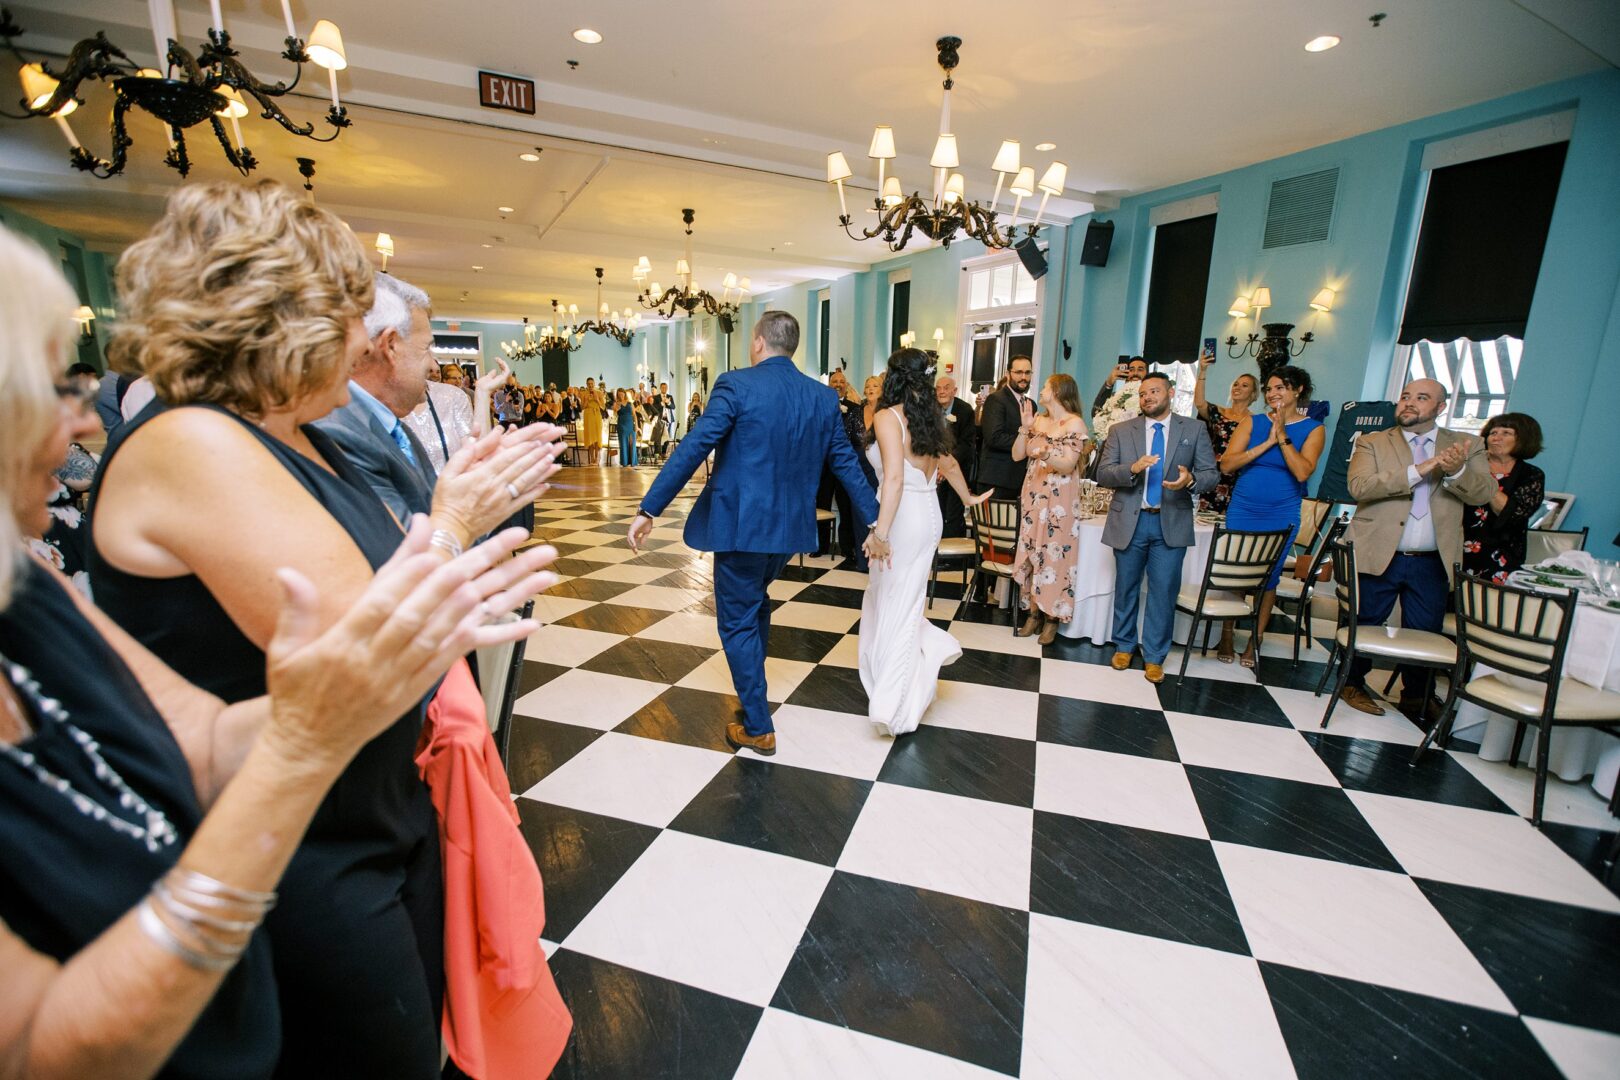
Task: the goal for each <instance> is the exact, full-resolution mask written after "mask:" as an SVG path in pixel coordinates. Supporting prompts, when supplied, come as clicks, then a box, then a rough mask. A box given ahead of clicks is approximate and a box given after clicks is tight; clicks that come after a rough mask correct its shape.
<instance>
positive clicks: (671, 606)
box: [592, 566, 713, 622]
mask: <svg viewBox="0 0 1620 1080" xmlns="http://www.w3.org/2000/svg"><path fill="white" fill-rule="evenodd" d="M608 569H609V570H615V569H617V570H621V571H622V570H631V569H639V568H638V567H629V566H622V567H609V568H608ZM665 573H668V571H665ZM592 576H595V575H594V574H593V575H592ZM659 576H660V577H662V576H663V575H662V574H660V575H659ZM702 599H703V594H702V593H695V592H688V591H687V590H685V589H672V588H670V587H669V586H667V585H638V586H636V587H635V588H634V589H630V590H628V591H626V592H622V593H620V594H619V595H618V596H612V597H609V598H608V600H607V603H609V604H620V605H622V606H624V607H638V608H648V609H650V610H652V611H685V610H686V609H687V608H689V607H691V606H692V605H693V604H695V603H697V602H698V601H699V600H702ZM710 621H711V622H712V621H713V620H710Z"/></svg>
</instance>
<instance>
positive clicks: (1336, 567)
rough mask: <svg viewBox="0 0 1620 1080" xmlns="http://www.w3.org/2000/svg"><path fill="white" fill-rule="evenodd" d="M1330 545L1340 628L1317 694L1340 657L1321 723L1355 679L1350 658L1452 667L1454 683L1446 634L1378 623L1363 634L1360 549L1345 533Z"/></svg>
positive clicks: (1451, 645)
mask: <svg viewBox="0 0 1620 1080" xmlns="http://www.w3.org/2000/svg"><path fill="white" fill-rule="evenodd" d="M1327 549H1328V552H1329V557H1330V558H1332V560H1333V599H1334V601H1335V606H1336V607H1337V609H1338V611H1337V614H1338V629H1337V630H1336V631H1335V632H1334V635H1333V648H1332V649H1331V650H1329V652H1328V660H1327V667H1325V668H1323V669H1322V678H1321V680H1320V681H1318V682H1317V684H1316V696H1317V697H1321V696H1322V688H1323V687H1324V686H1326V685H1327V680H1328V675H1329V674H1330V673H1331V672H1332V671H1333V662H1334V660H1335V659H1337V660H1338V661H1339V678H1338V681H1337V682H1336V683H1335V684H1334V686H1333V697H1332V698H1331V699H1330V700H1329V701H1328V706H1327V711H1326V712H1324V713H1323V714H1322V725H1321V726H1322V727H1327V725H1328V720H1330V719H1331V718H1332V716H1333V708H1334V706H1335V705H1337V704H1338V703H1339V695H1340V693H1342V692H1343V691H1344V684H1345V683H1346V682H1348V681H1349V679H1350V664H1351V661H1353V660H1354V659H1355V658H1356V657H1357V656H1358V655H1360V656H1367V657H1372V658H1375V659H1379V660H1392V661H1394V662H1395V663H1396V664H1397V665H1406V666H1410V667H1425V668H1435V669H1438V670H1442V671H1452V672H1453V673H1452V678H1451V682H1452V685H1453V686H1455V685H1456V682H1457V677H1456V673H1455V671H1454V669H1455V668H1456V666H1457V646H1456V643H1455V642H1453V641H1451V640H1450V639H1449V638H1447V637H1446V636H1445V635H1444V634H1437V633H1434V632H1433V631H1430V630H1407V629H1404V628H1401V629H1397V628H1395V627H1390V626H1373V625H1368V626H1367V628H1366V633H1362V632H1361V629H1362V628H1361V627H1360V626H1359V625H1358V624H1357V622H1356V612H1357V611H1359V610H1360V609H1361V590H1360V588H1359V586H1358V582H1357V579H1356V552H1355V547H1354V545H1352V544H1351V542H1350V541H1349V540H1345V539H1343V538H1342V537H1341V538H1339V539H1337V540H1334V541H1332V542H1331V543H1329V544H1328V545H1327Z"/></svg>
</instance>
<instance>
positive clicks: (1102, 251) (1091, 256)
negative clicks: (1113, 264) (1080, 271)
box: [1080, 221, 1114, 266]
mask: <svg viewBox="0 0 1620 1080" xmlns="http://www.w3.org/2000/svg"><path fill="white" fill-rule="evenodd" d="M1113 246H1114V223H1113V222H1112V221H1093V222H1091V223H1090V224H1088V225H1087V226H1086V242H1085V243H1084V244H1082V245H1081V246H1080V265H1081V266H1107V265H1108V249H1109V248H1111V247H1113Z"/></svg>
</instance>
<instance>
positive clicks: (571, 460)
mask: <svg viewBox="0 0 1620 1080" xmlns="http://www.w3.org/2000/svg"><path fill="white" fill-rule="evenodd" d="M563 444H564V445H565V446H566V447H567V451H566V456H567V458H568V464H570V465H578V464H579V463H580V460H579V425H578V424H577V423H575V422H574V421H572V420H570V421H568V434H566V435H564V436H563Z"/></svg>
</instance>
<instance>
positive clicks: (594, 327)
mask: <svg viewBox="0 0 1620 1080" xmlns="http://www.w3.org/2000/svg"><path fill="white" fill-rule="evenodd" d="M573 310H574V308H573V305H572V304H570V305H569V311H570V312H572V311H573ZM621 320H622V321H621ZM640 325H641V314H640V313H639V312H635V311H631V310H630V309H629V308H625V309H624V314H623V315H620V314H619V313H618V312H617V311H614V310H613V309H612V308H610V307H608V306H607V302H606V301H605V300H603V299H602V268H601V267H600V266H598V267H597V268H596V318H594V319H591V320H590V321H589V322H583V323H580V324H579V325H578V327H576V331H577V332H578V333H580V334H604V335H606V336H608V337H610V338H612V339H613V340H614V341H617V342H618V343H619V344H620V345H623V346H624V347H625V348H629V347H630V339H631V338H632V337H634V336H635V333H636V328H637V327H639V326H640Z"/></svg>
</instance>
